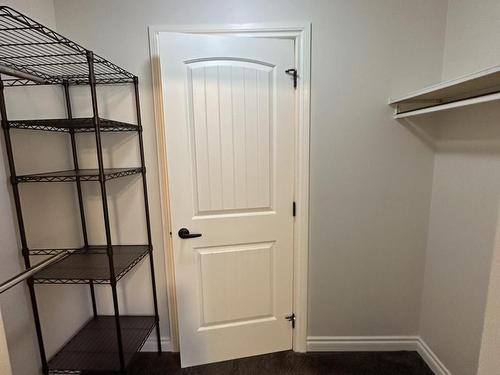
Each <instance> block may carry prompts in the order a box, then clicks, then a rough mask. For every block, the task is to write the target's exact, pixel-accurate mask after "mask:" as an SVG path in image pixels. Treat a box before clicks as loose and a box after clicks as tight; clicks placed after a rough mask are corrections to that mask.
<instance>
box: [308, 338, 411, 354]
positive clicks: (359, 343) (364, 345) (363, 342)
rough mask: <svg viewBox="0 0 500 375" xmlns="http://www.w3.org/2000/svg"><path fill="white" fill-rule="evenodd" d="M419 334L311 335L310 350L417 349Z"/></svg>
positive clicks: (309, 340)
mask: <svg viewBox="0 0 500 375" xmlns="http://www.w3.org/2000/svg"><path fill="white" fill-rule="evenodd" d="M417 341H418V336H309V337H308V338H307V351H309V352H362V351H367V352H372V351H381V352H384V351H397V350H417Z"/></svg>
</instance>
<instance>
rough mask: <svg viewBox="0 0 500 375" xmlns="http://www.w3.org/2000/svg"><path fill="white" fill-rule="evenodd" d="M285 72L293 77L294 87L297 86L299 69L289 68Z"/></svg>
mask: <svg viewBox="0 0 500 375" xmlns="http://www.w3.org/2000/svg"><path fill="white" fill-rule="evenodd" d="M285 73H286V74H288V75H289V76H292V78H293V88H295V89H296V88H297V78H298V75H297V69H293V68H292V69H287V70H285Z"/></svg>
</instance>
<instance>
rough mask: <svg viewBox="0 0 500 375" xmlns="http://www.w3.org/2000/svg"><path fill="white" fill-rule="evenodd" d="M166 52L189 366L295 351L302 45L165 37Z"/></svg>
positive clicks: (180, 294) (182, 331)
mask: <svg viewBox="0 0 500 375" xmlns="http://www.w3.org/2000/svg"><path fill="white" fill-rule="evenodd" d="M160 51H161V55H160V56H161V58H160V59H161V67H162V80H163V94H164V109H165V120H166V121H165V123H166V127H167V129H166V138H167V139H166V143H167V158H168V180H169V193H170V204H171V207H170V212H171V223H172V231H173V232H172V236H173V238H172V240H173V241H172V242H173V251H174V264H175V280H176V293H177V310H178V318H179V336H180V350H181V362H182V366H183V367H185V366H193V365H198V364H203V363H209V362H216V361H221V360H227V359H233V358H238V357H244V356H251V355H256V354H262V353H269V352H274V351H280V350H287V349H291V347H292V331H291V330H292V326H291V322H290V321H288V320H286V318H285V317H286V316H287V315H289V314H291V313H292V281H293V280H292V279H293V215H292V202H293V179H294V178H293V170H294V168H293V163H294V123H293V121H294V89H293V83H292V80H291V79H290V77H289V76H287V75H286V74H285V70H286V69H289V68H292V67H293V66H294V43H293V41H292V40H287V39H268V38H247V37H228V36H224V37H223V36H213V35H212V36H207V35H195V34H180V33H163V34H162V35H161V37H160ZM181 228H186V229H188V230H189V232H190V233H191V234H193V233H197V234H201V235H202V236H201V237H196V238H189V239H182V238H180V236H179V234H178V232H179V230H180V229H181Z"/></svg>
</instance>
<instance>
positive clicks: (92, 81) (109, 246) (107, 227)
mask: <svg viewBox="0 0 500 375" xmlns="http://www.w3.org/2000/svg"><path fill="white" fill-rule="evenodd" d="M87 61H88V66H89V83H90V94H91V98H92V110H93V115H94V128H95V140H96V149H97V162H98V166H99V185H100V186H101V199H102V210H103V216H104V228H105V231H106V245H107V252H108V260H109V276H110V280H111V281H110V282H111V291H112V295H113V307H114V313H115V325H116V337H117V341H118V342H117V344H118V355H119V357H120V370H121V372H122V373H125V357H124V353H123V341H122V331H121V325H120V309H119V307H118V293H117V291H116V276H115V267H114V260H113V246H112V241H111V228H110V223H109V211H108V196H107V193H106V178H105V176H104V162H103V155H102V144H101V130H100V126H99V109H98V104H97V90H96V86H97V85H96V79H95V72H94V54H93V52H92V51H87Z"/></svg>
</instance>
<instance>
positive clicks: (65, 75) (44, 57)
mask: <svg viewBox="0 0 500 375" xmlns="http://www.w3.org/2000/svg"><path fill="white" fill-rule="evenodd" d="M87 52H88V50H87V49H86V48H84V47H82V46H81V45H79V44H77V43H75V42H73V41H71V40H69V39H67V38H65V37H64V36H62V35H61V34H59V33H57V32H55V31H53V30H51V29H49V28H48V27H45V26H43V25H42V24H40V23H38V22H36V21H34V20H33V19H31V18H29V17H27V16H25V15H23V14H21V13H19V12H17V11H16V10H14V9H12V8H9V7H7V6H0V67H4V68H6V69H11V70H13V71H15V72H21V73H22V74H16V75H14V74H13V75H12V76H13V78H12V79H5V80H4V85H5V86H27V85H40V84H41V85H53V84H62V83H65V82H67V83H68V84H70V85H84V84H89V83H90V82H89V81H90V80H89V69H88V60H87ZM93 63H94V69H95V81H96V83H98V84H112V83H130V82H133V81H134V75H133V74H132V73H129V72H127V71H126V70H124V69H122V68H120V67H119V66H117V65H115V64H113V63H112V62H110V61H108V60H106V59H105V58H103V57H101V56H98V55H96V54H94V55H93ZM23 75H24V76H23ZM14 77H15V78H14Z"/></svg>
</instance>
